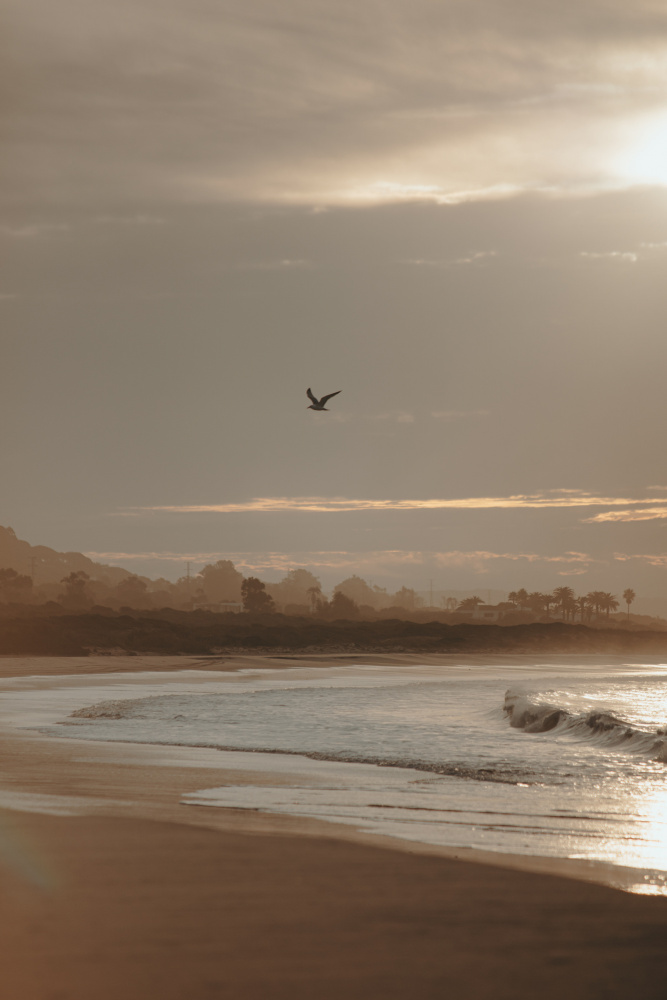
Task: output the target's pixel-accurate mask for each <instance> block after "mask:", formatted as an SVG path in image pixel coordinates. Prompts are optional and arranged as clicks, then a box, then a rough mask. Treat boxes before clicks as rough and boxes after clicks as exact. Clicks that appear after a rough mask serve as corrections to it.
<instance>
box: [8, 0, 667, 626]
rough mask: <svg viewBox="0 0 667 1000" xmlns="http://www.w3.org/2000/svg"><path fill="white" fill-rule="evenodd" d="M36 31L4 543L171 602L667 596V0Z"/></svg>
mask: <svg viewBox="0 0 667 1000" xmlns="http://www.w3.org/2000/svg"><path fill="white" fill-rule="evenodd" d="M4 28H5V32H4V35H5V41H4V54H3V66H4V69H3V73H4V77H5V83H6V86H5V88H4V90H5V97H4V102H3V118H4V122H5V128H4V130H3V147H4V157H3V160H4V167H3V174H4V180H3V187H2V195H1V200H0V208H1V212H2V220H1V224H0V240H1V242H2V246H3V250H4V252H5V253H4V260H5V263H4V266H3V274H2V280H1V285H0V310H2V314H3V323H2V327H3V334H2V337H3V358H4V364H3V366H2V371H1V374H0V379H1V388H2V401H3V414H4V419H3V423H4V426H5V433H4V435H3V449H2V450H3V454H2V465H3V498H2V499H3V504H2V523H3V524H4V525H7V526H11V527H12V528H13V529H14V530H15V531H16V533H17V535H18V537H19V538H22V539H27V540H29V541H30V542H31V543H32V544H41V545H47V546H50V547H51V548H53V549H55V550H57V551H65V552H68V551H70V552H71V551H76V552H83V553H85V554H86V555H88V556H90V557H91V558H92V559H94V560H95V561H97V562H102V563H106V564H112V565H116V566H122V567H125V568H127V569H129V570H130V571H132V572H135V573H139V574H145V575H148V576H151V577H158V576H163V577H166V578H167V579H171V580H176V579H177V578H178V577H180V576H182V575H183V574H184V573H185V567H186V563H187V562H190V564H191V567H192V572H193V573H195V572H197V571H198V570H199V569H201V568H202V567H203V566H204V565H205V564H209V563H213V562H215V561H217V560H218V559H231V560H232V561H233V562H234V563H235V565H236V566H237V567H238V569H239V570H240V571H241V572H242V573H243V574H244V575H246V576H247V575H258V576H260V577H261V578H262V579H264V580H266V581H277V580H279V579H281V578H282V577H283V576H284V575H285V573H286V572H288V571H289V570H291V569H294V568H298V567H304V568H307V569H309V570H310V571H312V572H313V573H314V574H316V575H317V576H318V578H319V579H320V580H321V581H322V585H323V587H324V589H325V590H328V589H330V588H331V587H332V586H333V585H334V584H336V583H337V582H339V581H340V580H342V579H344V578H345V577H348V576H350V575H351V574H355V573H356V574H359V575H360V576H362V577H363V578H364V579H367V580H368V581H369V582H370V583H371V584H376V585H378V586H382V587H387V588H388V589H389V590H390V591H392V592H393V591H395V590H397V589H398V588H399V587H401V586H403V585H405V586H408V587H413V588H415V589H416V590H418V591H422V592H424V591H428V589H429V587H432V588H435V590H436V592H446V591H456V590H460V591H467V592H470V593H481V594H482V596H484V594H485V593H486V592H487V591H494V592H498V593H501V592H507V591H510V590H513V589H516V588H518V587H525V588H527V590H528V591H536V590H541V591H549V590H552V589H554V588H555V587H558V586H571V587H572V588H573V589H574V590H575V591H576V592H577V593H580V594H585V593H587V592H590V591H594V590H604V591H607V592H612V593H614V594H615V595H616V597H617V599H619V601H620V600H621V595H622V592H623V591H624V590H625V589H626V588H628V587H631V588H633V589H634V590H635V592H636V594H637V599H636V602H635V604H634V606H633V611H635V610H636V611H638V612H645V613H651V614H662V613H665V612H667V584H666V582H665V570H664V567H665V562H666V561H667V545H666V543H665V524H666V518H667V470H665V469H664V458H663V453H664V441H663V438H664V426H665V417H666V415H667V414H666V412H665V411H666V407H667V403H666V402H665V393H664V387H663V381H664V371H665V361H666V360H667V358H666V353H667V347H666V343H665V337H664V329H663V326H664V321H663V308H662V304H663V298H664V292H663V285H664V269H665V266H666V265H667V191H666V190H665V184H666V182H667V142H666V140H665V135H666V129H667V110H666V108H665V103H664V94H665V84H666V83H667V80H666V76H667V70H666V68H665V67H666V66H667V63H666V62H665V60H664V54H665V50H666V48H667V16H665V13H664V12H663V11H661V10H660V9H659V7H657V6H656V5H655V4H653V3H638V4H633V5H632V6H631V7H627V8H623V7H621V6H620V5H617V4H615V3H611V2H599V3H598V2H587V3H586V4H583V5H581V4H579V3H577V4H575V3H573V2H568V3H563V4H559V5H558V6H557V7H556V6H554V5H551V4H547V3H542V2H538V3H535V2H533V3H530V4H527V3H519V2H501V3H498V2H493V3H491V2H487V3H484V2H479V3H470V2H466V3H463V2H460V3H457V2H447V3H444V4H436V3H433V2H423V0H421V2H416V3H411V4H410V5H409V6H408V5H407V4H406V3H404V2H398V0H390V2H386V3H382V4H379V3H370V2H369V3H366V4H364V5H363V6H362V7H361V8H359V6H358V5H355V4H352V3H348V2H343V3H339V4H337V5H336V7H335V9H334V8H332V6H331V4H327V3H323V2H317V0H309V2H307V3H306V2H293V0H292V2H290V0H288V2H286V3H284V4H281V6H280V9H279V10H277V9H276V7H275V5H274V4H272V3H268V2H255V3H253V4H252V6H251V7H248V5H247V4H242V3H240V2H234V0H230V2H226V3H224V4H211V3H208V2H196V3H190V4H187V5H186V4H185V3H183V2H182V0H171V2H168V3H164V2H163V3H159V4H158V3H157V2H155V0H153V2H149V0H134V2H132V3H131V4H130V3H117V4H115V5H114V6H113V7H110V6H109V5H108V4H101V3H97V2H92V3H90V2H89V3H85V4H83V3H80V2H78V0H63V3H60V4H58V5H57V7H54V5H53V4H48V3H46V2H44V0H26V2H24V3H22V4H21V5H20V6H18V5H13V6H12V9H11V10H10V12H9V13H6V15H5V21H4ZM308 386H310V387H311V388H312V390H313V392H314V393H315V395H316V396H317V397H318V398H319V397H320V396H322V395H324V394H327V393H330V392H334V391H338V390H340V391H341V392H340V395H339V396H336V397H335V398H334V399H332V400H331V402H330V410H329V412H328V413H318V412H313V411H311V410H309V409H307V407H308V404H309V400H308V399H307V397H306V388H307V387H308ZM15 568H16V569H17V570H19V571H20V572H26V567H22V566H21V567H15Z"/></svg>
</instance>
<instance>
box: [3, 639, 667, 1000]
mask: <svg viewBox="0 0 667 1000" xmlns="http://www.w3.org/2000/svg"><path fill="white" fill-rule="evenodd" d="M96 659H97V658H96ZM104 659H105V660H109V661H110V662H109V669H110V670H114V669H116V670H117V669H118V665H119V664H118V662H116V663H115V664H114V663H113V660H112V658H104ZM389 659H391V661H392V662H396V661H398V660H399V659H400V661H401V662H407V661H408V659H409V658H397V657H391V658H389ZM174 660H177V658H174ZM161 662H162V667H163V668H164V667H167V668H169V669H172V668H173V669H182V668H183V666H184V665H185V664H184V661H183V659H180V661H177V662H178V665H177V666H172V662H171V658H170V659H169V662H167V661H165V660H163V661H161ZM189 662H190V663H192V661H191V660H190V661H189ZM293 662H294V661H289V662H288V661H285V665H293ZM318 662H320V663H322V664H323V663H325V662H327V661H326V660H325V658H318ZM334 662H336V663H340V660H339V659H336V660H335V661H334ZM357 662H358V660H357ZM374 662H377V659H374ZM419 662H424V658H423V657H420V658H419ZM10 663H11V664H12V665H11V666H10ZM43 664H44V661H40V665H39V666H40V669H39V673H40V674H41V675H42V676H44V675H46V674H47V670H46V669H43ZM59 664H60V666H61V671H62V670H63V668H64V666H65V664H67V665H68V669H71V661H69V660H68V661H59V660H57V659H55V658H54V659H51V660H49V661H48V666H49V672H50V673H52V674H55V673H57V672H58V665H59ZM159 664H160V661H159V660H158V662H157V663H156V666H157V667H158V668H159ZM125 665H127V661H125ZM193 665H196V667H197V668H198V669H202V663H201V662H197V663H196V664H193ZM239 665H240V666H254V667H256V666H266V667H269V666H271V667H274V666H276V661H275V660H273V659H271V660H264V659H262V658H259V657H250V658H240V659H239V661H238V662H237V663H236V664H235V663H233V662H227V663H225V664H223V665H222V667H223V669H233V668H234V666H239ZM88 666H91V667H98V665H97V664H95V663H91V664H89V665H88ZM136 666H137V668H139V669H141V670H145V669H146V663H145V660H144V658H141V661H140V662H137V664H136ZM216 666H217V668H218V669H219V668H220V666H221V665H220V664H219V663H218V664H217V665H216ZM34 667H35V661H34V660H33V661H30V660H26V661H23V663H22V664H18V661H16V660H14V661H5V662H4V664H3V663H2V661H0V674H3V671H4V676H8V675H9V674H14V675H16V674H20V675H23V676H29V675H30V673H31V671H32V672H33V673H34V672H35V671H34ZM211 667H213V664H212V663H211ZM92 672H95V673H99V672H100V671H99V669H94V670H93V671H92ZM163 753H164V748H159V747H145V748H141V753H137V748H125V747H124V746H122V745H119V744H90V743H88V744H86V745H85V746H83V745H82V744H81V743H77V742H76V741H68V740H62V741H59V740H52V739H47V738H45V737H40V736H35V735H33V734H27V733H21V732H16V731H14V732H12V731H9V730H5V731H4V732H3V734H2V737H1V738H0V759H1V764H0V790H2V792H3V793H4V794H5V795H7V793H12V794H13V795H15V796H16V795H19V796H21V795H23V796H28V798H26V799H24V800H23V804H22V808H21V809H2V810H0V928H1V931H2V933H1V934H0V996H1V997H2V998H3V1000H84V998H85V1000H121V998H122V1000H147V998H153V997H155V998H160V1000H172V998H174V1000H176V998H179V1000H180V998H183V1000H185V998H187V1000H204V998H230V1000H237V998H238V1000H260V998H261V1000H273V998H275V1000H282V998H285V1000H287V998H290V1000H306V998H308V1000H311V998H322V1000H334V998H335V1000H339V998H340V1000H343V998H345V1000H348V998H349V1000H356V998H363V1000H375V998H377V1000H380V998H382V1000H385V998H416V1000H421V998H434V1000H435V998H438V1000H442V998H447V1000H487V998H489V1000H490V998H494V1000H503V998H508V1000H509V998H513V1000H514V998H529V997H531V998H532V997H540V998H547V1000H548V998H552V997H553V998H555V997H559V998H561V997H562V996H563V994H565V995H567V997H568V1000H578V998H580V997H581V998H584V997H586V998H587V1000H597V998H617V997H618V998H621V997H623V998H624V1000H625V998H631V997H635V996H641V997H642V998H656V1000H657V998H660V1000H662V998H665V997H667V975H666V973H667V898H663V897H647V896H637V895H631V894H628V893H624V892H620V891H618V890H614V889H611V888H607V887H605V886H601V885H595V884H591V883H589V882H586V881H582V880H579V879H572V878H565V877H562V876H557V875H553V874H541V873H535V872H529V871H523V870H518V869H517V868H516V867H514V868H512V867H509V866H510V865H512V864H513V859H509V858H502V857H500V856H498V857H496V858H495V859H494V860H495V861H496V862H497V863H496V864H488V863H485V864H481V863H470V862H468V861H463V860H459V859H455V858H453V857H445V856H442V854H443V853H445V852H438V851H437V849H432V848H428V847H426V846H422V845H408V844H402V845H401V844H398V843H395V842H391V841H388V840H381V839H380V838H372V837H368V836H364V835H357V834H355V832H354V831H353V830H351V829H349V828H347V827H334V826H332V825H330V824H326V823H320V822H316V821H304V820H299V819H295V818H291V817H277V816H267V815H263V814H260V813H248V812H247V811H242V810H227V809H213V808H206V807H202V808H193V807H186V806H182V805H180V804H179V802H180V798H181V796H182V794H183V793H184V792H188V791H194V790H197V789H200V788H205V787H211V785H212V784H216V783H217V784H221V783H224V782H230V783H231V782H235V781H242V782H244V783H247V782H248V781H249V780H252V776H251V775H249V773H248V772H247V771H246V772H243V773H242V774H241V773H238V772H233V771H221V769H220V762H219V761H220V755H217V758H216V765H215V766H216V772H215V779H214V780H212V772H211V767H212V766H213V765H212V764H211V765H210V766H209V763H208V761H209V758H208V757H207V754H209V755H213V756H214V755H215V754H214V752H213V751H198V750H193V751H192V754H193V755H197V756H196V757H195V756H192V763H193V764H195V765H199V764H201V766H189V767H179V766H156V763H155V762H156V761H157V760H158V759H159V756H160V754H163ZM258 778H259V776H258ZM39 796H42V797H44V796H67V797H69V799H66V800H63V799H49V798H41V799H40V798H39ZM56 806H58V808H62V807H63V806H64V807H65V808H66V809H68V810H69V811H70V812H71V813H72V815H49V814H48V813H47V812H44V811H35V812H28V811H25V810H26V809H28V808H35V809H42V810H48V809H53V808H55V807H56ZM450 853H451V852H450ZM477 857H480V860H485V861H487V862H488V861H489V860H490V859H489V858H488V857H487V858H485V859H484V858H482V857H481V856H477ZM515 860H516V859H515ZM524 860H525V859H524ZM501 863H502V867H501ZM517 864H520V861H518V862H517ZM542 866H543V867H544V868H545V869H546V868H549V867H551V869H552V870H555V869H556V867H557V866H554V865H553V863H550V862H543V863H542ZM561 870H564V869H562V867H561ZM573 870H574V869H573ZM578 870H579V871H580V872H583V873H585V868H584V867H581V866H580V867H579V869H578Z"/></svg>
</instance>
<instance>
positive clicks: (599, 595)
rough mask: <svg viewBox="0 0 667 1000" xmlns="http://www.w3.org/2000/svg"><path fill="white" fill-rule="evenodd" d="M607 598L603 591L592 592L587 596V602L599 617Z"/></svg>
mask: <svg viewBox="0 0 667 1000" xmlns="http://www.w3.org/2000/svg"><path fill="white" fill-rule="evenodd" d="M605 597H606V595H605V593H604V591H602V590H591V592H590V593H589V594H586V600H587V601H588V602H589V604H590V605H591V607H592V608H593V609H594V610H595V614H596V615H598V616H599V614H600V612H601V611H602V608H603V607H604V602H605Z"/></svg>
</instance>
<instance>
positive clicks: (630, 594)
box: [623, 587, 637, 618]
mask: <svg viewBox="0 0 667 1000" xmlns="http://www.w3.org/2000/svg"><path fill="white" fill-rule="evenodd" d="M636 596H637V595H636V594H635V592H634V590H633V589H632V588H631V587H628V589H627V590H624V591H623V600H624V601H625V603H626V604H627V606H628V618H629V617H630V605H631V604H632V602H633V601H634V599H635V597H636Z"/></svg>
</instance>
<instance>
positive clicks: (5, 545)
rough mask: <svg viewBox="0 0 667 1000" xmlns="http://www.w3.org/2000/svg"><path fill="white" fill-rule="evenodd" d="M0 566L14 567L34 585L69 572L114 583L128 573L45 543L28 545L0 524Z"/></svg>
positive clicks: (108, 583) (58, 579)
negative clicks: (53, 547)
mask: <svg viewBox="0 0 667 1000" xmlns="http://www.w3.org/2000/svg"><path fill="white" fill-rule="evenodd" d="M0 569H15V570H16V572H17V573H22V574H25V575H26V576H30V577H32V579H33V583H35V584H43V583H59V582H60V581H61V580H62V579H63V577H65V576H68V575H69V574H70V573H78V572H84V573H87V574H88V576H89V577H90V578H91V579H93V580H101V581H102V582H104V583H106V584H107V585H108V586H116V585H117V584H118V583H120V581H121V580H124V579H126V578H127V577H128V576H131V575H132V574H131V573H130V572H129V571H128V570H126V569H121V568H120V567H119V566H106V565H105V564H104V563H96V562H93V560H92V559H89V558H88V556H84V555H83V554H82V553H81V552H56V551H55V549H50V548H48V546H46V545H31V544H30V543H29V542H24V541H22V540H21V539H20V538H17V537H16V532H15V531H14V530H13V529H12V528H3V527H2V525H0Z"/></svg>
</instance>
